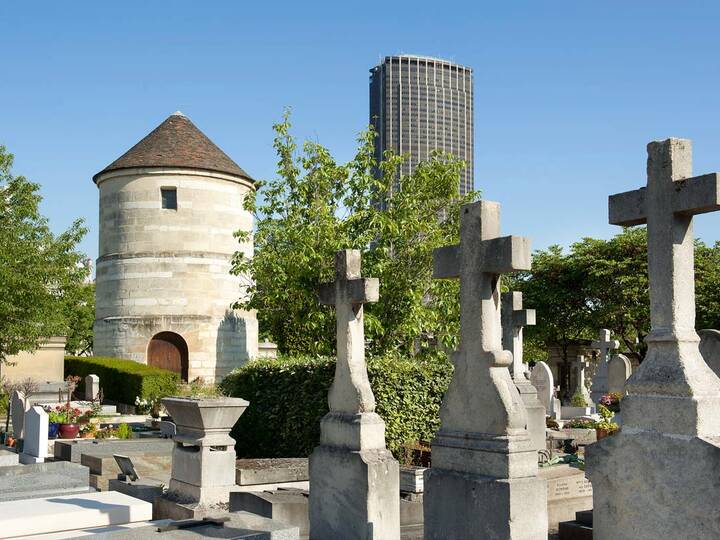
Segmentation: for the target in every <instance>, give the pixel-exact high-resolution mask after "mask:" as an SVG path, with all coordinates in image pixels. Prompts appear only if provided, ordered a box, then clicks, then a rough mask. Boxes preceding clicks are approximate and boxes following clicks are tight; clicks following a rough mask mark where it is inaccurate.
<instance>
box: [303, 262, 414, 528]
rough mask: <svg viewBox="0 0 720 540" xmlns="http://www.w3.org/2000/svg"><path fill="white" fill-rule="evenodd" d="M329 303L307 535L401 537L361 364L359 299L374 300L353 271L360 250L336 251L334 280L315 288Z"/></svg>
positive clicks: (391, 463)
mask: <svg viewBox="0 0 720 540" xmlns="http://www.w3.org/2000/svg"><path fill="white" fill-rule="evenodd" d="M319 296H320V303H322V304H333V305H335V316H336V320H337V364H336V367H335V378H334V380H333V383H332V386H331V387H330V392H329V395H328V404H329V406H330V412H328V413H327V414H326V415H325V417H324V418H323V419H322V422H321V425H320V446H318V447H317V448H315V450H314V451H313V453H312V455H311V456H310V500H309V505H310V509H309V513H310V537H311V538H312V539H313V540H325V539H327V540H331V539H336V538H345V539H353V538H356V539H358V540H365V539H366V538H382V539H387V540H393V539H399V538H400V501H399V498H398V494H399V492H400V479H399V466H398V462H397V461H395V459H394V458H393V457H392V454H391V453H390V452H389V451H388V450H387V449H386V448H385V423H384V422H383V419H382V418H380V416H379V415H378V414H377V413H376V412H375V396H373V393H372V389H371V388H370V381H369V380H368V375H367V367H366V365H365V331H364V328H363V304H365V303H368V302H377V300H378V296H379V282H378V280H377V278H363V277H361V276H360V252H359V251H357V250H342V251H338V252H337V253H336V254H335V281H334V282H333V283H328V284H324V285H322V286H321V288H320V295H319Z"/></svg>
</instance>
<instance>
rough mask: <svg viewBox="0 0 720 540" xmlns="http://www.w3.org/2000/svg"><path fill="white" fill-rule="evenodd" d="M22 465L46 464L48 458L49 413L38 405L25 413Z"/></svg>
mask: <svg viewBox="0 0 720 540" xmlns="http://www.w3.org/2000/svg"><path fill="white" fill-rule="evenodd" d="M23 431H24V439H23V451H22V454H20V463H23V464H29V463H44V462H45V458H47V457H48V413H46V412H45V409H43V408H42V407H39V406H37V405H35V406H33V407H30V410H29V411H28V412H26V413H25V421H24V426H23Z"/></svg>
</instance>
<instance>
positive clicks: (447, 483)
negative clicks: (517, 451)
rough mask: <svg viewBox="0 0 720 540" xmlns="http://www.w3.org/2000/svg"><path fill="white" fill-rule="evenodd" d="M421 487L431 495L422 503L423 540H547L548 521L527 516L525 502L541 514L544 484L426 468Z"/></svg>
mask: <svg viewBox="0 0 720 540" xmlns="http://www.w3.org/2000/svg"><path fill="white" fill-rule="evenodd" d="M425 484H426V490H427V492H428V493H431V494H432V497H428V496H427V495H426V496H425V500H424V514H425V538H426V539H427V540H465V539H467V538H493V539H498V540H500V539H513V540H520V539H527V540H541V539H543V540H544V539H546V538H547V530H548V528H547V521H545V520H544V519H539V516H537V515H534V514H533V513H532V512H528V511H527V502H528V501H534V502H535V503H540V505H541V507H542V508H545V506H546V504H547V488H546V486H545V481H544V480H542V479H540V478H538V477H522V478H495V477H489V476H481V475H478V474H471V473H465V472H459V471H452V470H443V469H437V468H430V469H428V471H427V473H426V477H425ZM470 493H472V494H473V495H472V496H471V497H469V496H466V495H467V494H470ZM458 516H462V519H458ZM541 517H544V516H541Z"/></svg>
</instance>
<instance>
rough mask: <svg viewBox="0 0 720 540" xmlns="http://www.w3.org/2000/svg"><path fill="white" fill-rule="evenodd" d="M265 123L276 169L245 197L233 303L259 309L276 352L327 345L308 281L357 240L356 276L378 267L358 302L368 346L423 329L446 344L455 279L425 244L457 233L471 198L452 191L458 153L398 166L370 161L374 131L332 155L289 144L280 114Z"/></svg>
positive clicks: (376, 347) (326, 324)
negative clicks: (246, 227) (371, 291)
mask: <svg viewBox="0 0 720 540" xmlns="http://www.w3.org/2000/svg"><path fill="white" fill-rule="evenodd" d="M274 129H275V132H276V137H275V142H274V146H275V149H276V151H277V154H278V171H277V174H278V175H277V178H276V179H274V180H271V181H269V182H267V183H262V184H261V188H260V191H259V197H258V201H259V202H256V201H255V200H254V199H247V200H246V201H245V204H246V208H247V209H249V210H251V211H253V212H254V213H255V217H256V223H257V231H256V233H255V236H254V243H255V254H254V258H252V259H250V258H248V256H247V255H248V254H247V253H244V252H242V251H239V252H237V253H236V255H235V258H234V261H233V263H234V264H233V272H234V273H235V274H238V275H243V276H253V281H248V283H247V295H246V296H244V297H243V298H241V299H240V300H239V301H238V303H237V304H236V306H235V307H237V308H241V309H257V310H258V319H259V321H260V327H261V328H262V329H263V334H264V335H266V336H267V337H269V338H271V339H273V340H274V341H275V342H276V343H277V344H278V348H279V350H280V352H282V353H288V354H311V355H332V354H334V352H335V338H334V335H335V318H334V314H333V313H332V310H331V309H326V308H324V307H321V306H319V305H318V301H317V296H316V291H317V287H318V284H319V283H322V282H328V281H332V279H333V278H334V268H333V260H334V253H335V252H336V251H337V250H339V249H360V250H362V251H363V273H364V275H367V276H372V277H377V278H380V301H379V302H378V303H377V304H373V305H368V306H366V309H365V324H366V335H367V337H368V340H369V350H370V352H372V353H375V354H384V353H386V352H389V351H402V352H405V353H407V352H411V351H413V350H414V348H415V347H416V346H417V344H418V342H417V338H418V337H419V336H422V335H425V336H437V337H438V338H439V339H440V340H441V341H442V342H443V343H444V344H445V345H447V346H449V347H453V346H455V344H456V341H457V333H458V323H459V315H458V301H457V294H458V284H457V282H450V281H438V280H433V279H432V276H431V274H432V251H433V249H434V248H435V247H439V246H443V245H446V244H451V243H454V242H457V239H458V231H459V208H460V205H461V204H463V203H465V202H468V201H472V200H475V199H477V193H470V194H468V195H466V196H464V197H459V196H458V195H457V193H458V184H459V172H460V170H461V168H462V167H463V163H462V162H460V161H458V160H456V159H454V158H453V157H451V156H450V155H447V154H440V153H437V154H435V155H434V156H433V157H432V159H431V160H430V161H428V162H426V163H421V164H419V165H418V166H417V168H416V170H415V172H414V173H413V174H412V175H411V176H402V177H400V173H399V167H400V164H401V163H402V162H403V158H402V157H401V156H396V155H393V154H391V153H388V154H387V155H386V156H385V159H384V161H383V162H382V163H380V164H377V163H376V162H375V159H374V150H373V138H374V136H375V134H374V133H373V132H372V130H370V131H367V132H363V133H362V134H360V136H359V138H358V143H359V148H358V151H357V154H356V155H355V157H354V158H353V159H352V160H351V161H350V162H348V163H346V164H338V163H337V162H336V161H335V160H334V159H333V158H332V156H331V155H330V153H329V151H328V150H327V149H326V148H324V147H322V146H321V145H319V144H317V143H314V142H306V143H305V144H304V145H303V148H302V152H301V153H300V155H298V151H297V144H296V142H295V139H294V138H293V137H292V135H291V134H290V122H289V119H288V115H287V114H286V116H285V118H284V120H283V121H282V122H281V123H279V124H277V125H275V126H274ZM398 182H399V183H398ZM398 185H400V186H402V189H398ZM389 194H391V195H389ZM441 216H444V219H440V218H441ZM236 236H237V237H238V238H239V239H240V240H242V241H246V240H248V239H249V237H250V235H249V233H247V232H242V231H239V232H237V233H236ZM430 298H432V301H429V299H430Z"/></svg>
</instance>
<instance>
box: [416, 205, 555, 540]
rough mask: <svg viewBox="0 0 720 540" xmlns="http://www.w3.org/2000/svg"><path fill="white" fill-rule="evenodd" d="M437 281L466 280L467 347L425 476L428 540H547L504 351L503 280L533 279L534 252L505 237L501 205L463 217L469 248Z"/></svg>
mask: <svg viewBox="0 0 720 540" xmlns="http://www.w3.org/2000/svg"><path fill="white" fill-rule="evenodd" d="M433 258H434V272H433V274H434V277H435V278H441V279H443V278H444V279H447V278H455V279H457V278H459V279H460V346H459V348H458V350H457V351H456V352H455V353H454V365H455V373H454V375H453V378H452V381H451V383H450V387H449V388H448V391H447V392H446V394H445V396H444V398H443V402H442V406H441V408H440V420H441V425H440V430H439V431H438V433H437V435H436V437H435V439H434V440H433V442H432V459H433V462H432V467H431V468H430V469H428V470H427V471H426V473H425V475H426V476H425V500H424V510H425V538H426V539H428V540H431V539H455V538H457V539H465V538H494V539H505V540H519V539H523V540H533V539H537V540H540V539H542V540H546V539H547V487H546V483H545V481H544V480H542V479H540V478H538V475H537V472H538V467H537V452H536V450H535V448H534V447H533V444H532V441H531V440H530V436H529V434H528V431H527V429H526V427H525V426H526V425H527V417H526V414H525V407H524V406H523V403H522V400H521V399H520V394H519V393H518V391H517V389H516V388H515V385H514V384H513V381H512V378H511V377H510V371H509V370H508V367H510V364H511V363H512V354H511V353H510V352H509V351H504V350H503V349H502V341H501V339H502V328H501V324H500V276H501V274H503V273H506V272H513V271H516V270H529V269H530V242H529V240H528V239H526V238H522V237H517V236H506V237H500V205H499V204H498V203H495V202H490V201H480V202H477V203H473V204H466V205H464V206H463V207H462V209H461V220H460V244H458V245H454V246H446V247H443V248H439V249H436V250H435V253H434V256H433Z"/></svg>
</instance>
